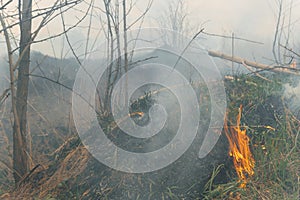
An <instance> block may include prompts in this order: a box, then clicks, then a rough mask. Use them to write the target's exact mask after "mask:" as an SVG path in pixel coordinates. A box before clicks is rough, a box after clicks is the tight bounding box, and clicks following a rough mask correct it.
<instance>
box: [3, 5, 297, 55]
mask: <svg viewBox="0 0 300 200" xmlns="http://www.w3.org/2000/svg"><path fill="white" fill-rule="evenodd" d="M278 1H279V0H226V1H220V0H184V2H185V9H186V11H187V13H188V16H187V19H188V22H189V24H190V26H191V27H199V26H201V27H204V28H205V31H206V32H209V33H213V34H220V35H228V36H230V35H232V34H233V33H234V35H235V37H242V38H246V39H250V40H255V41H258V42H262V43H263V45H258V44H253V43H247V42H244V41H236V42H235V51H236V52H237V54H238V55H240V56H246V57H254V56H255V58H257V57H258V55H259V57H270V55H271V54H270V53H271V50H272V42H273V39H274V31H275V27H276V21H277V16H278V9H279V8H278ZM86 2H87V3H88V2H90V0H87V1H86ZM147 2H148V1H147V0H137V3H136V5H135V6H134V8H133V9H132V12H131V13H130V15H129V20H128V21H129V22H130V21H133V20H134V19H135V18H136V17H137V16H139V15H140V13H142V12H143V10H145V8H146V6H147ZM172 2H173V4H176V2H178V0H164V1H161V0H153V4H152V6H151V8H150V10H149V12H148V13H147V16H146V18H145V20H144V23H143V26H144V27H158V26H159V23H158V21H161V19H163V17H164V16H166V15H165V14H166V13H167V10H168V6H169V5H170V3H172ZM283 2H284V5H283V15H282V16H283V17H282V19H284V24H285V25H287V24H288V21H289V17H290V18H291V28H290V32H291V35H290V46H293V47H294V46H297V45H298V46H300V41H299V40H297V38H296V37H297V34H296V33H298V32H300V12H298V11H299V10H300V0H283ZM52 3H53V1H42V0H36V1H35V3H34V6H35V7H37V6H38V7H39V8H43V7H45V6H49V5H51V4H52ZM87 3H83V4H80V5H78V6H77V7H76V10H75V9H71V10H69V11H68V12H66V13H65V14H64V19H65V23H66V24H67V25H71V24H74V23H76V21H77V20H78V18H80V16H82V13H81V12H82V11H83V12H84V11H85V10H86V9H87ZM95 5H96V7H103V5H102V1H99V0H96V3H95ZM291 5H292V9H290V8H291ZM16 6H17V5H14V4H12V5H11V6H10V7H9V9H8V10H9V11H11V12H12V11H13V10H16ZM290 14H291V15H290ZM103 19H105V15H104V13H101V12H100V11H99V9H97V8H95V9H94V12H93V17H92V27H93V28H92V30H91V32H90V43H92V42H93V41H94V40H95V38H97V37H98V38H103V31H102V28H101V20H103ZM38 23H39V20H35V21H34V23H33V28H36V26H37V24H38ZM281 23H283V22H281ZM88 24H89V17H88V18H87V20H85V21H83V23H81V24H80V26H79V27H78V28H75V29H73V30H72V31H70V32H69V33H68V36H69V39H70V42H71V43H72V45H73V46H74V47H75V49H76V50H77V51H78V54H80V52H83V51H84V49H85V43H86V38H87V28H86V27H87V26H88ZM61 31H62V22H61V17H57V18H56V20H53V21H52V22H50V23H49V24H48V26H47V27H46V28H43V29H42V30H41V32H40V34H39V36H38V38H37V39H43V38H47V37H48V36H49V35H50V36H53V35H55V34H58V33H60V32H61ZM195 31H196V30H195ZM13 32H14V30H13ZM17 32H18V30H17V29H16V30H15V32H14V33H15V35H16V37H18V33H17ZM286 34H287V27H285V29H284V31H283V35H286ZM283 37H284V36H283ZM3 40H4V38H3V35H2V34H1V36H0V41H1V43H0V45H2V46H3V45H4V43H3ZM99 41H101V40H98V42H99ZM207 45H208V46H209V48H210V49H211V50H219V51H223V52H227V53H228V52H230V49H231V40H228V39H224V38H218V37H211V38H208V44H207ZM3 47H5V46H3ZM32 49H33V50H35V51H40V52H42V53H44V54H47V55H50V56H55V57H68V56H70V55H71V54H70V51H69V49H68V48H67V44H66V40H65V38H64V37H63V36H62V37H58V38H54V39H51V40H48V41H46V42H43V43H38V44H34V45H33V46H32ZM4 53H5V52H3V51H2V52H1V53H0V54H1V55H3V54H4ZM253 54H256V55H254V56H253ZM258 59H260V58H258Z"/></svg>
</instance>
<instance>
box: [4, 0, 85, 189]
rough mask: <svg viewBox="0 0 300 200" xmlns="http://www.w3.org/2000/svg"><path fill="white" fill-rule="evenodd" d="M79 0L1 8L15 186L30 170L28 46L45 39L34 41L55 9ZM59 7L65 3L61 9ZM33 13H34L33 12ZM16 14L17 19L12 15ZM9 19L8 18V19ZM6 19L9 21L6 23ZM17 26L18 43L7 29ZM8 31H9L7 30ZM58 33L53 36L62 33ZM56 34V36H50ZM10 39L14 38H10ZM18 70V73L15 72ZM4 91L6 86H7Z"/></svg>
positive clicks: (21, 2) (28, 0) (29, 1)
mask: <svg viewBox="0 0 300 200" xmlns="http://www.w3.org/2000/svg"><path fill="white" fill-rule="evenodd" d="M11 2H12V1H8V2H7V3H5V4H3V5H2V6H1V7H0V10H5V9H6V8H7V6H9V4H10V3H11ZM79 2H81V0H73V1H69V2H67V1H66V2H64V3H62V2H61V1H59V0H57V1H55V2H54V3H53V5H52V6H50V7H47V8H42V9H40V8H37V9H35V10H33V9H32V0H19V1H18V6H17V7H18V13H16V14H9V15H8V14H7V13H6V12H4V11H3V12H2V14H0V21H1V25H2V30H1V31H3V32H4V36H5V41H6V46H7V52H8V61H9V71H10V88H9V90H10V91H11V99H12V101H11V102H12V112H13V119H14V121H13V175H14V179H15V183H16V186H18V184H19V183H20V182H21V181H22V179H23V178H24V177H26V175H27V174H28V173H29V171H30V169H29V162H28V160H29V157H28V156H29V155H28V151H27V148H28V147H27V141H26V138H27V100H28V82H29V66H30V49H31V45H32V44H33V43H35V42H42V41H46V40H47V38H46V39H43V40H40V41H35V38H36V37H37V35H38V33H39V32H40V30H41V29H42V28H43V27H45V26H46V25H47V24H48V23H49V22H50V21H52V20H53V19H54V18H55V17H56V16H57V14H55V11H57V10H60V12H65V11H66V10H68V8H70V7H72V6H75V5H76V4H78V3H79ZM62 7H66V9H65V10H64V11H62V10H61V8H62ZM33 13H34V15H33ZM16 17H18V21H17V22H13V19H15V18H16ZM38 17H40V18H41V20H40V23H39V24H38V26H37V28H36V30H34V31H32V20H33V19H35V18H38ZM9 19H11V20H10V21H9ZM5 20H7V21H9V22H10V24H8V25H7V24H6V22H5ZM15 26H19V30H20V35H19V37H20V38H19V44H17V42H16V41H17V40H16V37H15V36H14V35H12V31H9V30H10V29H12V28H14V27H15ZM10 33H11V34H10ZM61 34H62V33H58V34H57V35H56V36H59V35H61ZM53 37H55V36H53ZM12 39H13V40H12ZM12 41H14V43H15V44H16V46H17V47H16V48H15V49H13V48H12ZM17 50H18V52H19V53H18V56H17V60H16V62H14V59H13V58H14V52H15V51H17ZM15 71H17V73H16V72H15ZM6 91H7V90H6Z"/></svg>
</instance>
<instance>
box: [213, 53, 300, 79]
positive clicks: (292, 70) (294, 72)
mask: <svg viewBox="0 0 300 200" xmlns="http://www.w3.org/2000/svg"><path fill="white" fill-rule="evenodd" d="M208 55H210V56H212V57H217V58H221V59H224V60H229V61H231V62H235V63H238V64H242V65H247V66H250V67H254V68H257V69H261V70H263V71H273V72H280V73H286V74H292V75H298V76H300V70H299V69H296V68H295V67H291V66H289V65H276V66H275V65H266V64H261V63H258V62H254V61H249V60H246V59H244V58H241V57H237V56H231V55H227V54H224V53H221V52H216V51H208Z"/></svg>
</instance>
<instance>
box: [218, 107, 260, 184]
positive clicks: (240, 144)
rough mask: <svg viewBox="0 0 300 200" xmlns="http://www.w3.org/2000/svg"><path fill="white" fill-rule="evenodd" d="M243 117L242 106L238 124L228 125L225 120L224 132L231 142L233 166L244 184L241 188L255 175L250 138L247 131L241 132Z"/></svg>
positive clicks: (230, 152)
mask: <svg viewBox="0 0 300 200" xmlns="http://www.w3.org/2000/svg"><path fill="white" fill-rule="evenodd" d="M241 116H242V105H241V106H240V109H239V114H238V116H237V120H236V121H237V122H236V125H235V126H230V128H229V127H228V125H227V119H225V125H224V130H225V134H226V137H227V139H228V141H229V155H230V156H231V157H233V164H234V168H235V170H236V173H237V175H238V177H239V180H240V181H241V182H242V183H241V185H240V187H241V188H244V187H245V186H246V183H247V179H248V178H249V177H250V176H252V175H253V174H254V170H253V168H254V165H255V160H254V158H253V156H252V153H251V151H250V148H249V141H250V139H249V137H248V136H247V135H246V130H241V127H240V122H241Z"/></svg>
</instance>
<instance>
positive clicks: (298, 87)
mask: <svg viewBox="0 0 300 200" xmlns="http://www.w3.org/2000/svg"><path fill="white" fill-rule="evenodd" d="M284 97H285V99H286V101H287V104H288V107H289V109H290V110H291V111H292V112H293V113H294V114H295V115H296V116H298V117H300V104H299V102H300V80H298V81H295V83H294V84H288V83H287V84H285V85H284Z"/></svg>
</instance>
